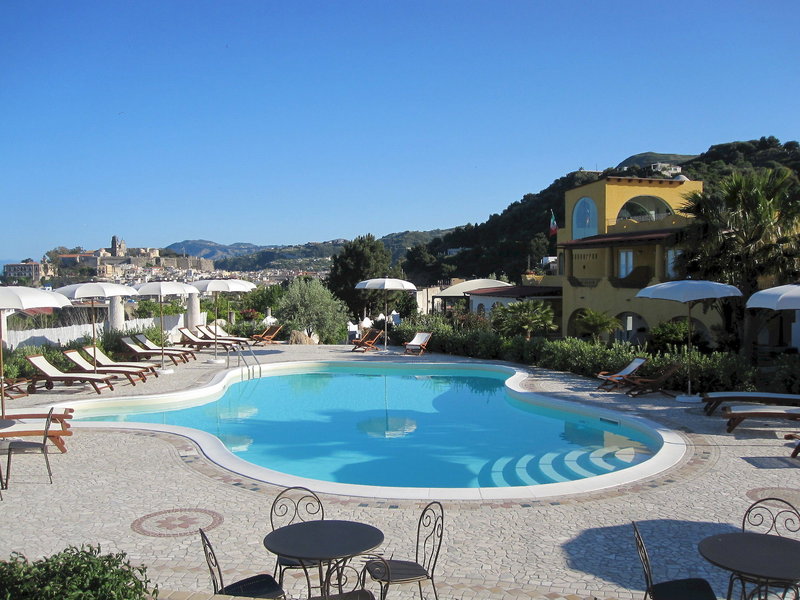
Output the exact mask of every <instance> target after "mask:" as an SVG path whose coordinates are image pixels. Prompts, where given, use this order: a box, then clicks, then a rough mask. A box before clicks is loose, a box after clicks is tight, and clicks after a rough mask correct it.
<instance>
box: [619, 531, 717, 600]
mask: <svg viewBox="0 0 800 600" xmlns="http://www.w3.org/2000/svg"><path fill="white" fill-rule="evenodd" d="M633 536H634V538H636V550H637V551H638V552H639V558H640V559H641V561H642V570H643V571H644V580H645V584H646V586H647V587H646V588H645V591H644V598H645V600H647V598H650V599H651V600H716V598H717V595H716V594H715V593H714V590H713V589H712V588H711V584H710V583H708V581H706V580H705V579H702V578H700V577H697V578H691V579H673V580H670V581H662V582H660V583H653V572H652V569H651V568H650V557H649V556H648V554H647V548H646V547H645V545H644V540H643V539H642V534H641V533H639V528H638V527H637V526H636V522H633Z"/></svg>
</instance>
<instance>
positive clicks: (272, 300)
mask: <svg viewBox="0 0 800 600" xmlns="http://www.w3.org/2000/svg"><path fill="white" fill-rule="evenodd" d="M284 293H285V290H284V288H283V286H281V285H264V286H259V287H257V288H256V289H254V290H253V291H251V292H248V293H247V294H245V295H244V296H242V300H241V302H240V303H239V306H240V307H241V308H242V309H251V310H255V311H257V312H259V313H260V314H262V315H265V314H267V310H268V309H272V310H275V309H276V308H277V306H278V302H280V299H281V297H282V296H283V294H284Z"/></svg>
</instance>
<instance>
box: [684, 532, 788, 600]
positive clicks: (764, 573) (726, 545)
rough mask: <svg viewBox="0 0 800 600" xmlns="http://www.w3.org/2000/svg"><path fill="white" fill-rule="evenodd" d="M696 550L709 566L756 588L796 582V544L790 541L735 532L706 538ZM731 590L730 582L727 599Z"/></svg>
mask: <svg viewBox="0 0 800 600" xmlns="http://www.w3.org/2000/svg"><path fill="white" fill-rule="evenodd" d="M697 549H698V551H699V552H700V555H701V556H702V557H703V558H705V559H706V560H707V561H708V562H710V563H711V564H714V565H716V566H718V567H721V568H723V569H725V570H727V571H731V572H732V573H733V574H734V575H740V576H742V577H745V578H746V579H747V580H749V581H753V582H754V583H756V584H757V585H763V586H769V585H772V586H779V587H791V586H794V585H796V584H797V583H798V582H800V541H798V540H794V539H792V538H785V537H781V536H779V535H768V534H764V533H753V532H750V531H737V532H735V533H721V534H717V535H712V536H710V537H707V538H705V539H704V540H702V541H701V542H700V543H699V544H698V546H697ZM732 589H733V580H731V585H730V586H729V587H728V598H729V599H730V597H731V592H732Z"/></svg>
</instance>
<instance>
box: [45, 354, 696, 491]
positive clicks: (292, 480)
mask: <svg viewBox="0 0 800 600" xmlns="http://www.w3.org/2000/svg"><path fill="white" fill-rule="evenodd" d="M332 364H335V365H340V366H341V365H352V364H353V362H351V361H290V362H285V363H276V364H270V365H262V371H263V372H270V373H280V372H281V371H290V370H292V369H298V368H309V367H311V368H313V367H315V366H316V367H321V366H329V365H332ZM356 364H358V366H359V367H367V368H370V367H374V368H386V367H389V368H391V367H393V366H397V367H402V368H407V367H408V366H409V365H408V363H405V362H391V363H390V362H380V363H374V364H372V363H365V362H357V363H356ZM443 366H447V367H449V368H456V369H464V370H482V371H487V370H490V371H497V372H501V373H508V374H509V378H508V379H507V380H506V382H505V384H506V386H507V387H508V389H509V391H510V392H511V393H512V394H513V396H514V397H515V398H518V399H520V400H523V401H529V402H531V401H533V399H534V398H537V399H542V398H544V399H545V400H546V403H547V404H548V405H551V406H555V407H557V408H559V409H562V410H568V411H570V412H577V413H583V414H587V415H591V416H594V417H596V416H604V417H606V418H613V419H614V420H615V421H617V422H619V423H624V424H625V425H626V426H628V427H632V428H634V429H637V430H639V431H642V432H644V433H646V434H648V435H654V436H655V437H657V438H659V439H660V440H661V448H660V449H659V450H658V451H657V452H656V453H655V454H654V455H653V456H652V457H651V458H649V459H648V460H646V461H644V462H642V463H640V464H637V465H634V466H632V467H628V468H626V469H622V470H619V471H615V472H612V473H604V474H601V475H595V476H593V477H589V478H585V479H579V480H576V481H568V482H559V483H545V484H539V485H535V486H516V487H491V488H490V487H482V488H423V487H385V486H369V485H356V484H344V483H335V482H329V481H323V480H318V479H307V478H303V477H297V476H294V475H288V474H286V473H282V472H279V471H273V470H271V469H267V468H265V467H260V466H257V465H254V464H252V463H249V462H247V461H245V460H243V459H241V458H239V457H237V456H235V455H234V454H232V453H231V452H230V451H229V450H228V449H227V448H226V447H225V446H224V444H223V443H222V442H221V441H220V440H219V438H217V437H216V436H214V435H212V434H209V433H206V432H203V431H200V430H197V429H192V428H188V427H181V426H175V425H159V424H151V423H135V422H107V421H82V422H73V427H79V428H83V427H87V428H93V429H108V430H145V431H158V432H164V433H169V434H175V435H180V436H183V437H186V438H189V439H191V440H192V441H194V442H195V443H196V444H197V445H198V446H199V447H200V449H201V451H202V452H203V454H204V455H205V456H206V457H207V458H208V459H209V460H211V461H212V462H214V463H215V464H217V465H218V466H220V467H221V468H223V469H226V470H228V471H231V472H233V473H236V474H238V475H241V476H243V477H248V478H250V479H254V480H256V481H261V482H264V483H268V484H273V485H278V486H293V485H303V486H306V487H310V488H312V489H314V490H315V491H317V492H320V493H327V494H335V495H343V496H354V497H365V498H382V499H419V500H426V499H440V500H511V499H521V498H527V499H532V500H536V499H543V498H552V497H556V496H565V495H573V494H582V493H591V492H599V491H602V490H607V489H609V488H614V487H619V486H623V485H628V484H633V483H636V482H639V481H641V480H643V479H647V478H652V477H655V476H657V475H659V474H660V473H663V472H664V471H666V470H668V469H670V468H672V467H674V466H676V465H678V464H679V463H680V462H681V460H682V459H683V457H684V456H685V455H686V453H687V451H688V446H687V443H686V441H685V439H684V438H683V437H682V436H681V435H680V434H678V433H677V432H676V431H673V430H671V429H669V428H667V427H665V426H663V425H661V424H659V423H656V422H654V421H651V420H649V419H645V418H643V417H638V416H631V415H627V414H623V413H620V412H618V411H615V410H611V409H607V408H602V407H596V406H592V407H585V406H583V405H581V404H579V403H576V402H573V401H567V400H561V399H559V398H554V397H552V396H547V395H546V394H540V393H534V392H530V391H527V390H525V389H523V387H522V382H523V381H525V380H526V379H527V378H528V377H529V375H530V373H529V372H528V371H525V370H523V369H521V368H519V367H514V366H510V365H501V364H497V363H469V362H466V363H448V362H436V363H424V364H415V365H414V367H415V368H416V367H421V368H438V367H443ZM246 372H247V368H246V367H240V368H234V369H229V370H225V371H221V372H219V373H217V374H215V375H214V376H213V377H212V379H211V381H209V382H208V383H206V384H204V385H201V386H200V387H197V388H192V389H188V390H181V391H177V392H169V393H165V394H152V395H140V396H127V397H121V398H115V399H102V398H98V399H91V400H82V401H79V402H70V403H60V404H58V405H57V407H58V408H62V407H67V406H69V407H71V408H74V409H75V411H76V412H75V414H76V416H79V415H80V410H81V408H82V407H83V408H89V407H91V408H92V409H97V408H98V407H100V408H103V407H106V406H109V407H113V406H116V405H121V404H130V403H131V402H136V403H142V402H145V401H146V402H150V403H152V404H154V405H158V404H172V403H184V402H192V403H194V404H204V403H206V402H210V401H212V400H214V399H216V398H218V397H219V396H221V395H222V394H223V393H224V392H225V390H226V389H227V387H228V386H229V385H230V384H232V383H236V382H238V381H242V380H243V376H244V374H246ZM539 403H541V402H539Z"/></svg>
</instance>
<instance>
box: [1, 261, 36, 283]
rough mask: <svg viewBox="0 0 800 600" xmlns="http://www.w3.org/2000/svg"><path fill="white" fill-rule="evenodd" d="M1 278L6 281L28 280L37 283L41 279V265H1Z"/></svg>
mask: <svg viewBox="0 0 800 600" xmlns="http://www.w3.org/2000/svg"><path fill="white" fill-rule="evenodd" d="M3 276H4V277H5V278H6V281H15V280H19V279H29V280H30V281H31V282H32V283H39V280H40V279H41V278H42V263H38V262H22V263H9V264H7V265H3Z"/></svg>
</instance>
